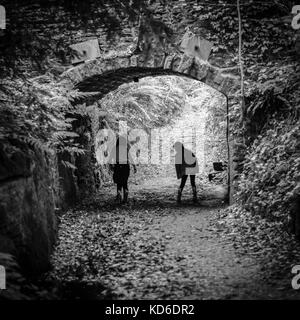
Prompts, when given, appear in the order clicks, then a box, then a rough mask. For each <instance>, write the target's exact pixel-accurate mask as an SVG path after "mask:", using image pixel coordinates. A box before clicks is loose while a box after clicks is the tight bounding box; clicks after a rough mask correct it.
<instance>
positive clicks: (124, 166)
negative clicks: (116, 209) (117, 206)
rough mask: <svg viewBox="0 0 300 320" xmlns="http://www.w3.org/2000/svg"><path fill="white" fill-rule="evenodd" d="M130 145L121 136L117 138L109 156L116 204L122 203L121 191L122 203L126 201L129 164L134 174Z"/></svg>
mask: <svg viewBox="0 0 300 320" xmlns="http://www.w3.org/2000/svg"><path fill="white" fill-rule="evenodd" d="M129 150H130V144H129V143H128V142H127V139H126V138H125V137H123V136H120V137H118V139H117V141H116V145H115V146H114V148H113V149H112V151H111V154H110V163H111V164H113V181H114V183H116V184H117V199H116V200H117V203H121V202H122V189H123V203H127V201H128V178H129V175H130V163H131V164H132V166H133V169H134V173H136V166H135V164H133V160H132V158H131V156H130V152H129Z"/></svg>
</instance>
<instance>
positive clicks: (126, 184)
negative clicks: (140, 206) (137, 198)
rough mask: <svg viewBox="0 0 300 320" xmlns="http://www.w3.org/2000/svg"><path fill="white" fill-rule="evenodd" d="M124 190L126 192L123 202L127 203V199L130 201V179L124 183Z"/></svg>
mask: <svg viewBox="0 0 300 320" xmlns="http://www.w3.org/2000/svg"><path fill="white" fill-rule="evenodd" d="M123 192H124V198H123V202H124V203H127V201H128V180H126V181H125V182H124V183H123Z"/></svg>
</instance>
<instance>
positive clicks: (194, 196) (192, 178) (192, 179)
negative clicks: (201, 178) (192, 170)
mask: <svg viewBox="0 0 300 320" xmlns="http://www.w3.org/2000/svg"><path fill="white" fill-rule="evenodd" d="M190 179H191V186H192V190H193V202H197V189H196V183H195V179H196V176H195V175H190Z"/></svg>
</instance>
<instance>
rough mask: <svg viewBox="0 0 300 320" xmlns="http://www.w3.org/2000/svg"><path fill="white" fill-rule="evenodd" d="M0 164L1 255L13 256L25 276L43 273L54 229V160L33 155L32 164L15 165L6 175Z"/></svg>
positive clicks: (56, 180) (53, 240)
mask: <svg viewBox="0 0 300 320" xmlns="http://www.w3.org/2000/svg"><path fill="white" fill-rule="evenodd" d="M20 159H22V158H20ZM23 159H24V157H23ZM1 160H4V159H1ZM0 163H1V165H0V168H1V169H0V170H1V172H3V174H1V176H0V252H7V253H11V254H14V255H16V257H17V258H18V261H19V263H20V265H21V266H22V267H23V269H24V270H25V271H27V272H28V273H38V272H41V271H44V270H46V269H47V268H48V267H49V257H50V254H51V249H52V246H53V244H54V242H55V238H56V229H57V219H56V215H55V208H56V205H57V204H58V199H59V194H58V179H57V177H56V174H57V172H56V170H57V169H56V159H55V157H52V156H51V155H49V156H47V157H45V156H44V155H43V154H41V153H35V154H34V157H33V158H32V160H26V161H20V160H19V161H16V162H14V167H13V168H14V169H15V171H13V170H11V171H6V174H4V167H3V165H2V163H4V164H5V161H1V162H0ZM16 173H17V175H16Z"/></svg>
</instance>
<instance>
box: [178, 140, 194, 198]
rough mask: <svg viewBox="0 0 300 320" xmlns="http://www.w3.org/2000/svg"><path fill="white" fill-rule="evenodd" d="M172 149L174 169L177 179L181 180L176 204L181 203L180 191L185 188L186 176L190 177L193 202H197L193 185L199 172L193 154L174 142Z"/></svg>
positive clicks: (179, 143)
mask: <svg viewBox="0 0 300 320" xmlns="http://www.w3.org/2000/svg"><path fill="white" fill-rule="evenodd" d="M174 149H175V151H176V154H175V168H176V174H177V178H178V179H181V183H180V186H179V188H178V193H177V202H178V203H180V202H181V195H182V190H183V188H184V186H185V183H186V180H187V177H188V175H189V176H190V180H191V185H192V190H193V202H194V203H195V202H197V189H196V184H195V175H196V173H198V172H199V166H198V161H197V158H196V156H195V155H194V153H193V152H192V151H190V150H188V149H186V148H185V147H184V146H183V144H182V143H181V142H178V141H177V142H175V144H174Z"/></svg>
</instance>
